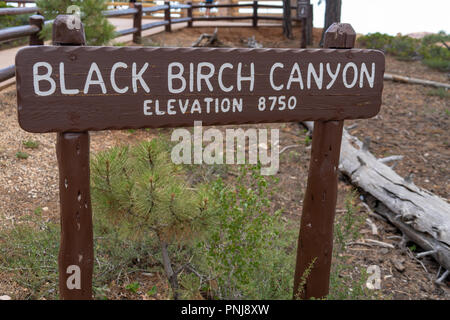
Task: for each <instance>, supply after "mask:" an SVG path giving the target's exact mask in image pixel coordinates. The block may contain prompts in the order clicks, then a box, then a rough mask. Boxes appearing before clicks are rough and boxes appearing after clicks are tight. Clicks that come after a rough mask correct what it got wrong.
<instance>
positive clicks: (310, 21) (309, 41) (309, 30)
mask: <svg viewBox="0 0 450 320" xmlns="http://www.w3.org/2000/svg"><path fill="white" fill-rule="evenodd" d="M313 16H314V11H313V5H312V4H310V5H309V12H308V19H307V29H306V30H307V31H306V39H307V40H306V42H307V44H308V45H312V44H313V41H312V40H313V37H312V32H313Z"/></svg>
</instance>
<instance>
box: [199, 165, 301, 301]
mask: <svg viewBox="0 0 450 320" xmlns="http://www.w3.org/2000/svg"><path fill="white" fill-rule="evenodd" d="M270 195H271V189H270V187H269V181H268V180H267V179H266V178H265V177H264V176H262V175H261V174H260V166H254V167H251V168H250V169H248V168H247V167H245V166H241V167H240V174H239V176H238V178H237V181H236V182H235V183H234V184H233V185H227V184H225V183H224V182H223V181H222V179H217V180H216V181H215V182H214V183H212V184H211V185H210V188H209V196H208V199H209V210H210V211H211V213H210V214H211V216H212V222H211V223H212V224H211V226H210V227H209V229H208V230H209V232H208V237H207V239H206V240H204V241H203V242H202V243H201V244H200V247H201V248H202V252H204V253H203V254H204V255H206V260H207V265H208V268H209V272H210V278H213V279H216V280H217V288H216V290H215V295H216V296H217V297H219V298H221V299H238V298H239V299H290V298H291V296H292V280H293V279H292V278H293V275H292V270H293V264H294V260H295V257H294V254H293V248H295V240H296V236H295V235H294V234H293V233H292V232H289V231H288V230H289V228H287V226H286V225H283V224H282V223H281V221H282V220H281V219H280V218H281V216H280V215H281V212H280V211H275V212H273V210H272V209H271V202H270V199H269V197H270ZM287 235H290V236H287Z"/></svg>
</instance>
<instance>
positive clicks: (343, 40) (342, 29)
mask: <svg viewBox="0 0 450 320" xmlns="http://www.w3.org/2000/svg"><path fill="white" fill-rule="evenodd" d="M355 40H356V32H355V30H354V29H353V27H352V25H351V24H349V23H336V22H335V23H333V24H332V25H331V26H330V27H329V28H328V29H327V31H326V32H325V38H324V45H323V46H324V48H340V49H349V48H353V47H354V46H355Z"/></svg>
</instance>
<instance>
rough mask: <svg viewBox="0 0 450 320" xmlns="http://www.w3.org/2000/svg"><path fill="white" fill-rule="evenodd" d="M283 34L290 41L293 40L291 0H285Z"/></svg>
mask: <svg viewBox="0 0 450 320" xmlns="http://www.w3.org/2000/svg"><path fill="white" fill-rule="evenodd" d="M283 34H284V35H285V36H286V38H288V39H292V38H293V35H292V19H291V2H290V0H283Z"/></svg>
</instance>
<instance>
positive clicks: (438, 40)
mask: <svg viewBox="0 0 450 320" xmlns="http://www.w3.org/2000/svg"><path fill="white" fill-rule="evenodd" d="M448 42H450V35H449V34H446V33H445V32H444V31H441V32H439V33H438V34H431V35H427V36H425V37H423V38H422V39H414V38H411V37H408V36H395V37H394V36H390V35H387V34H382V33H378V32H377V33H373V34H368V35H365V36H361V37H359V38H358V44H359V45H360V46H362V47H365V48H368V49H378V50H382V51H384V52H387V53H389V54H392V55H394V56H395V57H396V58H397V59H399V60H421V61H422V63H424V64H425V65H427V66H429V67H431V68H434V69H437V70H439V71H443V72H449V71H450V50H449V48H448V45H447V43H448Z"/></svg>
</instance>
